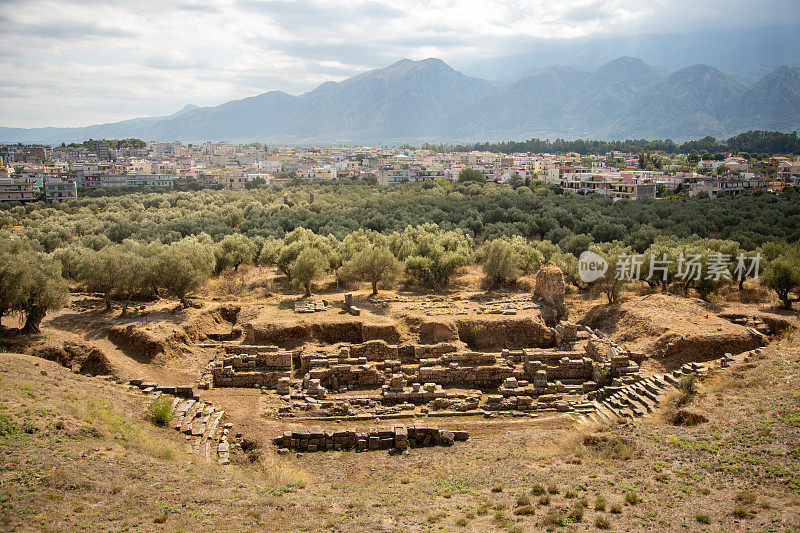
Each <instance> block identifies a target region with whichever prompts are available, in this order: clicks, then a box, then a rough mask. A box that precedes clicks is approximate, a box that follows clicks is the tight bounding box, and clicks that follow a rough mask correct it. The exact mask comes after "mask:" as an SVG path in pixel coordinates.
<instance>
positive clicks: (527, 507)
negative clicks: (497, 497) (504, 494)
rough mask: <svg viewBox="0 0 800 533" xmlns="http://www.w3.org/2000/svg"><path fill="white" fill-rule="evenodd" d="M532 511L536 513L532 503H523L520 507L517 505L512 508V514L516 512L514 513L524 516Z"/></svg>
mask: <svg viewBox="0 0 800 533" xmlns="http://www.w3.org/2000/svg"><path fill="white" fill-rule="evenodd" d="M534 513H536V509H535V508H534V507H533V505H523V506H521V507H517V508H516V509H515V510H514V514H516V515H525V516H527V515H532V514H534Z"/></svg>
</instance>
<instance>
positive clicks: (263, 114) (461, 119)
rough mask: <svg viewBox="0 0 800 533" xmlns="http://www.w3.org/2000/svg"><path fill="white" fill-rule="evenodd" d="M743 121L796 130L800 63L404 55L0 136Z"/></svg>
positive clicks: (250, 135) (487, 136) (743, 126)
mask: <svg viewBox="0 0 800 533" xmlns="http://www.w3.org/2000/svg"><path fill="white" fill-rule="evenodd" d="M748 129H767V130H769V129H778V130H781V131H792V130H795V129H800V69H795V68H790V67H785V66H784V67H781V68H779V69H777V70H772V71H770V72H769V73H767V74H766V75H764V76H761V77H760V79H759V80H758V81H757V82H755V83H752V84H751V85H750V86H748V87H745V86H744V85H742V84H741V83H739V82H737V81H736V80H734V79H733V78H731V77H730V76H728V75H727V74H725V73H723V72H722V71H720V70H718V69H717V68H715V67H712V66H709V65H707V64H697V65H692V66H689V67H686V68H683V69H681V70H679V71H676V72H673V73H672V74H670V75H669V76H665V73H663V72H662V70H661V69H659V68H657V67H653V66H651V65H648V64H647V63H645V62H644V61H642V60H641V59H639V58H636V57H630V56H621V57H619V58H617V59H614V60H613V61H609V62H608V63H606V64H604V65H602V66H601V67H599V68H598V69H597V70H596V71H595V72H593V73H591V74H590V73H588V72H585V71H581V70H576V69H574V68H571V67H568V66H558V65H557V66H552V67H547V68H544V69H541V70H539V71H537V72H535V73H533V74H531V75H529V76H527V77H525V78H522V79H520V80H519V81H517V82H516V83H514V84H512V85H509V86H507V87H505V88H500V87H495V86H493V85H492V84H491V83H490V82H488V81H486V80H483V79H478V78H471V77H468V76H465V75H464V74H462V73H461V72H458V71H456V70H454V69H452V68H451V67H450V66H448V65H447V64H446V63H445V62H444V61H442V60H441V59H437V58H428V59H422V60H411V59H403V60H400V61H398V62H396V63H394V64H392V65H389V66H388V67H385V68H381V69H376V70H371V71H368V72H364V73H362V74H359V75H357V76H353V77H351V78H348V79H346V80H344V81H341V82H338V83H336V82H333V81H330V82H326V83H323V84H321V85H319V86H318V87H317V88H316V89H314V90H312V91H310V92H307V93H305V94H303V95H300V96H292V95H289V94H287V93H284V92H281V91H270V92H265V93H262V94H259V95H255V96H251V97H248V98H243V99H240V100H233V101H230V102H226V103H224V104H220V105H218V106H213V107H202V108H197V107H196V106H194V105H191V104H190V105H187V106H185V107H184V108H183V109H181V110H180V111H178V112H177V113H176V114H175V115H171V116H169V117H149V118H140V119H133V120H128V121H123V122H117V123H113V124H101V125H97V126H89V127H85V128H38V129H29V130H25V129H14V128H0V142H2V141H10V142H17V141H21V142H25V141H35V142H61V141H62V140H64V141H76V140H83V139H87V138H123V137H138V138H141V139H145V140H159V141H171V140H182V141H200V140H231V141H254V140H255V141H260V142H268V143H275V142H279V143H297V144H305V143H335V142H344V143H362V142H363V143H375V142H421V141H436V142H440V141H444V142H465V141H477V140H497V139H523V138H531V137H542V138H556V137H562V138H568V139H569V138H578V137H582V138H605V139H608V138H612V139H622V138H673V139H677V140H681V139H687V138H699V137H703V136H705V135H714V136H715V137H718V138H722V137H724V136H725V135H727V134H735V133H739V132H742V131H746V130H748Z"/></svg>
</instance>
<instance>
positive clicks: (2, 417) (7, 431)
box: [0, 413, 19, 437]
mask: <svg viewBox="0 0 800 533" xmlns="http://www.w3.org/2000/svg"><path fill="white" fill-rule="evenodd" d="M17 433H19V428H18V427H17V424H16V422H14V419H12V418H11V416H9V415H7V414H5V413H3V414H0V437H9V436H11V435H16V434H17Z"/></svg>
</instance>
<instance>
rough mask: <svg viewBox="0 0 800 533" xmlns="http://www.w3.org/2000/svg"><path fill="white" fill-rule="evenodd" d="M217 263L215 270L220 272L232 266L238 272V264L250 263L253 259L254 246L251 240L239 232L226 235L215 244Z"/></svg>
mask: <svg viewBox="0 0 800 533" xmlns="http://www.w3.org/2000/svg"><path fill="white" fill-rule="evenodd" d="M214 253H215V256H216V259H217V264H216V272H217V273H220V272H222V271H223V270H225V269H226V268H233V271H234V272H238V270H239V266H241V265H242V264H245V263H252V262H253V260H254V259H255V254H256V246H255V244H253V241H251V240H250V239H248V238H247V237H246V236H244V235H242V234H241V233H236V234H232V235H226V236H225V237H224V238H223V239H222V240H221V241H220V242H219V244H217V246H216V250H215V251H214Z"/></svg>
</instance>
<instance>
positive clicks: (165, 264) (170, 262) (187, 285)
mask: <svg viewBox="0 0 800 533" xmlns="http://www.w3.org/2000/svg"><path fill="white" fill-rule="evenodd" d="M215 264H216V258H215V256H214V246H213V243H212V242H211V239H210V238H209V237H208V236H207V235H204V236H201V237H200V238H198V237H186V238H185V239H182V240H180V241H177V242H174V243H172V244H170V245H169V246H166V247H165V248H164V249H163V251H162V253H161V254H160V255H159V258H158V266H157V269H158V277H159V280H160V283H161V285H162V286H163V287H164V288H166V289H167V290H169V291H170V292H171V293H172V294H174V295H175V296H177V297H178V298H179V299H180V301H181V304H182V305H183V307H184V308H185V307H188V302H187V300H186V296H187V295H188V294H189V293H191V292H192V291H195V290H197V289H199V288H200V287H201V286H202V285H203V283H205V282H206V281H207V280H208V278H210V277H211V273H212V272H213V270H214V266H215Z"/></svg>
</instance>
